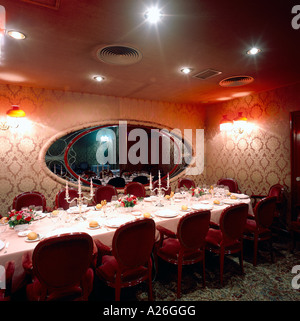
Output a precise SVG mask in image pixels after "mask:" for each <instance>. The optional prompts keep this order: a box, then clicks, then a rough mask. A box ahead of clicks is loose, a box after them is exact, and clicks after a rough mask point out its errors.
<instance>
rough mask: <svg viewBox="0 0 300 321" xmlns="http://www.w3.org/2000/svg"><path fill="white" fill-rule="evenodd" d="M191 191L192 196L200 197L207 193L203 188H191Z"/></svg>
mask: <svg viewBox="0 0 300 321" xmlns="http://www.w3.org/2000/svg"><path fill="white" fill-rule="evenodd" d="M191 191H192V196H195V197H200V196H202V195H204V194H205V192H204V190H203V188H199V187H197V188H191Z"/></svg>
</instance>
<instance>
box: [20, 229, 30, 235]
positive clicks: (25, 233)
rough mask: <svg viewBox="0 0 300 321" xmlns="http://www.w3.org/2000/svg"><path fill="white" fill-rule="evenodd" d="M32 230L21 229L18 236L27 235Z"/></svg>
mask: <svg viewBox="0 0 300 321" xmlns="http://www.w3.org/2000/svg"><path fill="white" fill-rule="evenodd" d="M30 232H31V230H25V231H21V232H19V233H18V236H27V234H28V233H30Z"/></svg>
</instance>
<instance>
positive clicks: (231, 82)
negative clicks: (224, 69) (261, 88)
mask: <svg viewBox="0 0 300 321" xmlns="http://www.w3.org/2000/svg"><path fill="white" fill-rule="evenodd" d="M253 81H254V78H253V77H250V76H235V77H229V78H226V79H223V80H221V81H220V82H219V85H220V86H222V87H239V86H245V85H248V84H250V83H252V82H253Z"/></svg>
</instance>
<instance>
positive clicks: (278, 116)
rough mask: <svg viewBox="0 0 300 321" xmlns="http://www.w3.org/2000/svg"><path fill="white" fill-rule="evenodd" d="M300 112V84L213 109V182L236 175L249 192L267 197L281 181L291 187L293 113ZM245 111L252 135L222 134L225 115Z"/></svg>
mask: <svg viewBox="0 0 300 321" xmlns="http://www.w3.org/2000/svg"><path fill="white" fill-rule="evenodd" d="M299 109H300V85H299V84H296V85H291V86H288V87H283V88H279V89H275V90H272V91H268V92H262V93H259V94H256V95H249V96H246V97H243V98H239V99H234V100H231V101H227V102H224V103H220V104H215V105H210V106H207V109H206V131H205V132H206V154H205V156H206V172H205V174H206V180H207V182H208V183H214V182H216V181H217V180H218V179H219V178H220V177H233V178H235V179H236V180H237V181H238V184H239V187H240V190H241V191H242V192H244V193H247V194H252V193H254V194H255V193H258V194H259V193H264V194H265V193H267V192H268V190H269V188H270V186H272V185H273V184H276V183H280V184H286V185H287V186H288V187H289V188H290V185H291V184H290V175H291V169H290V127H289V117H290V115H289V113H290V112H291V111H295V110H299ZM239 111H241V112H243V115H244V116H246V117H247V118H248V121H249V122H250V123H251V124H252V125H253V129H252V131H250V132H244V133H242V134H237V133H234V134H228V133H227V134H226V133H224V132H220V131H219V122H220V120H221V119H222V115H224V114H227V115H228V118H229V119H233V118H235V117H237V113H238V112H239Z"/></svg>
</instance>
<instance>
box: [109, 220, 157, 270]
mask: <svg viewBox="0 0 300 321" xmlns="http://www.w3.org/2000/svg"><path fill="white" fill-rule="evenodd" d="M154 242H155V223H154V221H153V220H152V219H138V220H135V221H132V222H128V223H126V224H123V225H121V226H120V227H119V228H118V229H117V230H116V232H115V234H114V237H113V242H112V254H113V255H114V257H115V258H116V260H117V262H118V263H119V265H120V267H121V268H125V267H127V268H134V267H138V266H140V265H143V264H145V263H146V262H148V260H149V257H150V255H151V252H152V249H153V246H154Z"/></svg>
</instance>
